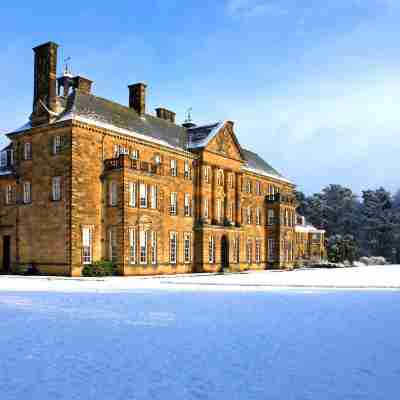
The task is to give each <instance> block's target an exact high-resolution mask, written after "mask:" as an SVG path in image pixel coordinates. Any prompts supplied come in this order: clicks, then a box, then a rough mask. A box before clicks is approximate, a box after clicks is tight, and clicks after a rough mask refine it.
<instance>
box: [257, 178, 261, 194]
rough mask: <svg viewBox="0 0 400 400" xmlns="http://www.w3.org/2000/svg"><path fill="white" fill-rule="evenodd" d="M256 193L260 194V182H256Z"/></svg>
mask: <svg viewBox="0 0 400 400" xmlns="http://www.w3.org/2000/svg"><path fill="white" fill-rule="evenodd" d="M256 195H257V196H260V195H261V184H260V182H258V181H257V182H256Z"/></svg>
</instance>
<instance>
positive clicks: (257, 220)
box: [256, 207, 261, 225]
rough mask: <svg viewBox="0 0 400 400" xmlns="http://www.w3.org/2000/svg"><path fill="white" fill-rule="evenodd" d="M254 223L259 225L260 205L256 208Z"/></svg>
mask: <svg viewBox="0 0 400 400" xmlns="http://www.w3.org/2000/svg"><path fill="white" fill-rule="evenodd" d="M256 224H257V225H261V210H260V207H257V208H256Z"/></svg>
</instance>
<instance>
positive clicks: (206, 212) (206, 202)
mask: <svg viewBox="0 0 400 400" xmlns="http://www.w3.org/2000/svg"><path fill="white" fill-rule="evenodd" d="M203 215H204V218H206V219H207V218H208V199H204V214H203Z"/></svg>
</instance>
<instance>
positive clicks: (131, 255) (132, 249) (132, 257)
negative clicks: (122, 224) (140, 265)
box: [129, 228, 137, 264]
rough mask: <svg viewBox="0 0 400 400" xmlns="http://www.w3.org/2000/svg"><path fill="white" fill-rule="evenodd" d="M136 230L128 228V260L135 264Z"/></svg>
mask: <svg viewBox="0 0 400 400" xmlns="http://www.w3.org/2000/svg"><path fill="white" fill-rule="evenodd" d="M136 241H137V239H136V230H135V229H133V228H130V229H129V262H130V263H131V264H136Z"/></svg>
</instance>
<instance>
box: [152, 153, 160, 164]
mask: <svg viewBox="0 0 400 400" xmlns="http://www.w3.org/2000/svg"><path fill="white" fill-rule="evenodd" d="M154 162H155V163H156V164H157V165H160V164H161V155H160V154H156V155H155V156H154Z"/></svg>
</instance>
